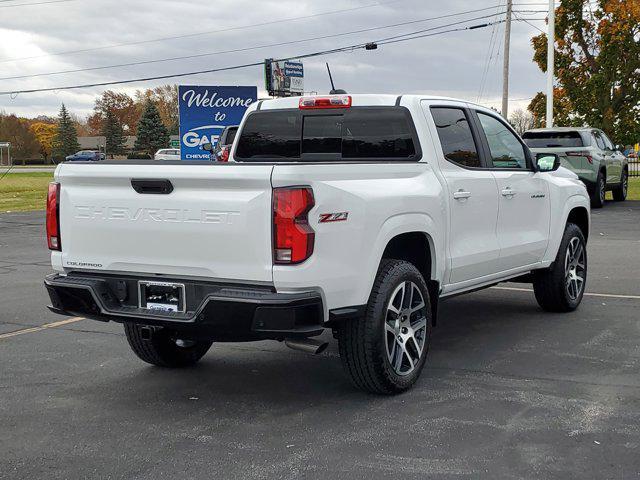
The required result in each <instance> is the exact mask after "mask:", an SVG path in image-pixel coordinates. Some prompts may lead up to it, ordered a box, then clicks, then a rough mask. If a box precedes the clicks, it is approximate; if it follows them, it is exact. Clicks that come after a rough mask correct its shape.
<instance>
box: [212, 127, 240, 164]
mask: <svg viewBox="0 0 640 480" xmlns="http://www.w3.org/2000/svg"><path fill="white" fill-rule="evenodd" d="M237 131H238V125H230V126H228V127H226V128H225V129H224V130H223V131H222V134H221V135H220V137H219V138H218V142H217V143H216V146H215V147H214V148H213V151H212V152H211V156H212V157H213V158H212V160H215V161H217V162H226V161H228V160H229V151H230V150H231V146H232V145H233V141H234V140H235V138H236V132H237Z"/></svg>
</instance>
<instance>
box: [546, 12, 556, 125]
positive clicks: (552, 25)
mask: <svg viewBox="0 0 640 480" xmlns="http://www.w3.org/2000/svg"><path fill="white" fill-rule="evenodd" d="M555 40H556V5H555V1H554V0H549V32H548V33H547V128H553V75H554V72H553V70H554V53H555Z"/></svg>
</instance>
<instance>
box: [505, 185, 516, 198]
mask: <svg viewBox="0 0 640 480" xmlns="http://www.w3.org/2000/svg"><path fill="white" fill-rule="evenodd" d="M515 194H516V192H515V190H511V187H507V188H505V189H504V190H502V196H503V197H508V198H511V197H513V196H514V195H515Z"/></svg>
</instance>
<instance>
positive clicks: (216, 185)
mask: <svg viewBox="0 0 640 480" xmlns="http://www.w3.org/2000/svg"><path fill="white" fill-rule="evenodd" d="M272 169H273V166H272V165H264V164H259V165H237V164H231V165H229V164H211V163H208V162H207V163H204V164H192V163H191V162H171V161H166V162H157V163H156V162H152V163H148V164H131V163H127V162H118V163H113V162H101V163H99V164H93V165H82V164H80V165H79V164H63V165H61V166H60V167H59V170H58V172H57V175H56V179H57V181H59V182H60V183H61V200H60V217H61V238H62V241H61V242H62V253H61V257H62V258H61V259H60V260H61V266H62V267H63V268H65V269H66V270H87V269H88V270H106V271H114V272H130V273H132V274H133V273H135V274H149V275H177V276H180V277H185V276H196V277H207V278H209V279H212V280H213V279H216V280H231V281H234V280H238V281H248V282H271V281H272V272H271V265H272V256H271V171H272Z"/></svg>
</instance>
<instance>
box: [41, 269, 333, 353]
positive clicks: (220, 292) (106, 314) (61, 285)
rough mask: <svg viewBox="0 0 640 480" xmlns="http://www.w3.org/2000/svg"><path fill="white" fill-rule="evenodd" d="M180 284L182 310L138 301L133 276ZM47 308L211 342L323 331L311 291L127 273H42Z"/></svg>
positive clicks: (321, 310) (317, 302)
mask: <svg viewBox="0 0 640 480" xmlns="http://www.w3.org/2000/svg"><path fill="white" fill-rule="evenodd" d="M139 280H151V281H159V280H163V281H170V282H179V283H182V284H184V285H185V291H186V309H185V310H186V311H185V312H159V311H151V310H147V309H144V308H140V307H139V306H138V304H139V302H138V295H139V291H138V281H139ZM44 283H45V287H46V289H47V292H48V293H49V297H50V298H51V305H50V306H49V307H48V308H49V309H50V310H51V311H53V312H55V313H59V314H63V315H77V316H83V317H87V318H91V319H94V320H99V321H104V322H108V321H115V322H120V323H123V322H131V323H138V324H144V325H152V326H158V327H165V328H170V329H172V330H176V331H180V332H181V333H183V334H184V335H185V337H187V336H192V337H197V338H205V337H206V338H208V339H212V340H217V341H242V340H261V339H277V340H280V339H284V338H292V337H294V338H295V337H310V336H314V335H319V334H320V333H322V331H323V330H324V327H323V318H324V308H323V303H322V298H321V297H320V295H319V294H317V293H315V292H302V293H295V294H283V293H276V292H274V291H273V289H272V288H269V287H256V286H237V285H229V284H219V283H212V282H200V281H193V280H185V281H178V280H175V279H159V278H142V277H132V276H112V275H108V276H95V275H84V274H83V275H80V274H73V275H66V276H63V275H59V274H52V275H49V276H47V277H46V278H45V282H44Z"/></svg>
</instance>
